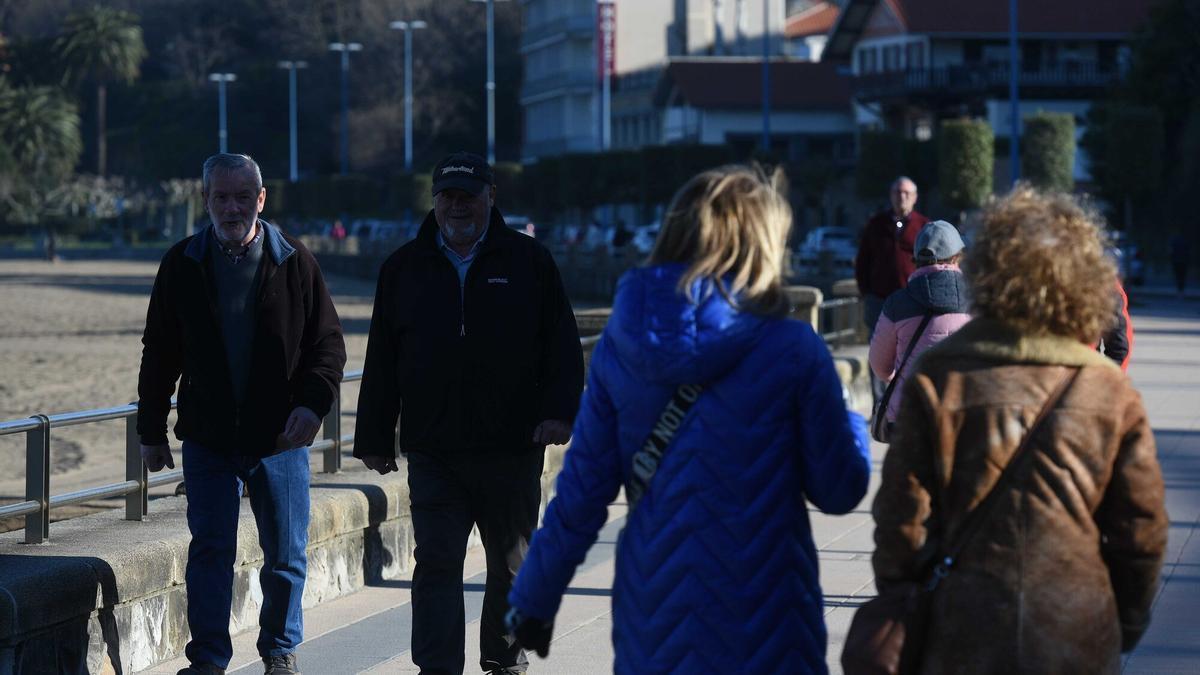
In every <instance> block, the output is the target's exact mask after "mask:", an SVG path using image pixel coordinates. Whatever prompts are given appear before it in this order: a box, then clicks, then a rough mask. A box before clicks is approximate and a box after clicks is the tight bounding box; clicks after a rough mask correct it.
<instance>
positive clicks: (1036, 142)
mask: <svg viewBox="0 0 1200 675" xmlns="http://www.w3.org/2000/svg"><path fill="white" fill-rule="evenodd" d="M1021 175H1022V176H1024V177H1025V179H1026V180H1028V181H1029V182H1030V183H1032V184H1033V186H1034V187H1036V188H1039V189H1041V190H1047V191H1053V192H1070V191H1071V190H1073V189H1074V188H1075V117H1074V116H1073V115H1071V114H1070V113H1057V112H1039V113H1037V114H1035V115H1033V116H1031V117H1028V118H1026V119H1025V134H1024V136H1023V138H1022V139H1021Z"/></svg>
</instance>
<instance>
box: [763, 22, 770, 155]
mask: <svg viewBox="0 0 1200 675" xmlns="http://www.w3.org/2000/svg"><path fill="white" fill-rule="evenodd" d="M762 48H763V62H762V148H763V155H764V156H766V155H767V154H769V153H770V152H771V2H770V0H763V43H762Z"/></svg>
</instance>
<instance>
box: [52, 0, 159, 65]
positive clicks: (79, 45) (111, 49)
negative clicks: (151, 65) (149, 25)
mask: <svg viewBox="0 0 1200 675" xmlns="http://www.w3.org/2000/svg"><path fill="white" fill-rule="evenodd" d="M54 46H55V49H56V51H57V52H58V55H59V58H60V59H61V60H62V63H63V66H64V68H63V80H64V82H66V83H70V82H74V83H79V82H83V81H86V80H95V81H97V82H113V81H120V82H125V83H126V84H128V83H131V82H133V81H134V80H135V79H137V76H138V74H139V72H140V69H141V65H142V61H143V60H145V58H146V45H145V43H144V42H143V41H142V27H141V26H140V25H139V24H138V17H137V15H136V14H133V13H131V12H125V11H122V10H119V9H112V8H110V7H103V6H100V5H94V6H92V7H90V8H88V9H84V10H80V11H77V12H72V13H71V14H69V15H67V18H66V19H65V20H64V21H63V29H62V34H61V35H60V36H59V38H58V39H57V40H56V41H55V43H54Z"/></svg>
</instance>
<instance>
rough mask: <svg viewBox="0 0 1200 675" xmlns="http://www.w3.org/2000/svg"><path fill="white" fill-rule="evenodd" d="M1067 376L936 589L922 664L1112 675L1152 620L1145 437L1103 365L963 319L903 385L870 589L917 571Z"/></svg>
mask: <svg viewBox="0 0 1200 675" xmlns="http://www.w3.org/2000/svg"><path fill="white" fill-rule="evenodd" d="M1073 368H1080V369H1081V370H1080V372H1079V376H1078V378H1077V379H1076V381H1075V383H1074V384H1073V385H1072V386H1071V388H1070V389H1069V390H1068V391H1067V392H1066V394H1065V395H1064V397H1063V399H1062V401H1061V402H1060V403H1059V404H1058V406H1057V407H1056V409H1055V410H1054V411H1052V413H1051V414H1050V415H1049V416H1048V417H1047V419H1046V422H1045V423H1044V424H1043V426H1042V427H1041V428H1040V429H1039V431H1038V433H1037V434H1036V436H1035V437H1034V438H1033V442H1032V445H1031V446H1030V448H1029V452H1031V453H1033V456H1032V457H1030V458H1029V459H1030V460H1031V461H1027V462H1026V463H1025V465H1024V466H1023V467H1022V468H1021V470H1020V471H1019V472H1018V473H1017V474H1016V475H1015V476H1014V480H1013V481H1012V483H1011V485H1010V488H1009V489H1008V490H1007V491H1006V494H1004V495H1003V497H1002V499H1001V500H1000V501H999V502H998V503H997V505H996V508H995V510H994V511H993V512H992V514H991V517H990V518H989V520H988V522H986V523H983V524H982V525H981V527H980V528H979V530H978V531H977V532H976V533H975V536H974V538H973V539H972V540H971V541H970V543H969V544H968V545H967V547H966V549H965V550H964V551H963V553H962V555H961V556H960V557H959V560H958V561H957V563H956V564H955V566H954V568H953V569H952V570H951V571H950V574H949V576H948V577H947V578H946V579H944V580H943V581H942V583H941V584H940V586H939V587H938V588H937V590H936V591H935V592H934V596H933V611H932V621H931V624H930V627H929V634H928V640H927V641H926V645H925V650H924V659H923V667H922V672H925V673H1109V672H1111V673H1115V672H1118V671H1119V669H1120V653H1121V652H1122V651H1128V650H1130V649H1132V648H1133V646H1134V645H1135V644H1136V643H1137V641H1138V639H1139V638H1140V637H1141V635H1142V634H1143V633H1144V632H1145V630H1146V628H1147V626H1148V625H1149V621H1150V607H1151V603H1152V601H1153V598H1154V593H1155V591H1156V589H1157V587H1158V575H1159V571H1160V568H1161V566H1162V560H1163V554H1164V550H1165V548H1166V544H1167V523H1168V521H1167V514H1166V510H1165V507H1164V493H1163V480H1162V473H1161V470H1160V468H1159V464H1158V460H1157V457H1156V454H1155V446H1154V436H1153V434H1152V432H1151V429H1150V424H1149V422H1148V420H1147V418H1146V411H1145V409H1144V408H1143V407H1142V400H1141V396H1140V395H1139V394H1138V392H1137V391H1136V390H1135V389H1134V388H1133V386H1132V384H1131V383H1130V381H1129V379H1128V378H1127V377H1126V376H1125V375H1124V374H1123V373H1122V372H1121V370H1120V369H1119V368H1118V367H1116V366H1115V365H1114V364H1113V363H1112V362H1111V361H1110V360H1108V359H1106V358H1105V357H1104V356H1102V355H1100V354H1098V353H1097V352H1095V351H1094V350H1092V349H1090V348H1089V347H1088V346H1086V345H1084V344H1082V343H1078V342H1075V341H1072V340H1069V339H1066V338H1061V337H1053V336H1027V335H1020V334H1018V333H1017V331H1015V330H1014V329H1013V328H1011V327H1009V326H1007V325H1005V324H1002V323H999V322H996V321H993V320H987V319H975V320H973V321H972V322H970V323H968V324H967V325H966V326H964V327H963V328H962V329H961V330H960V331H959V332H958V333H955V334H954V335H952V336H951V337H949V338H947V339H946V340H945V341H943V342H942V343H940V344H939V345H937V346H936V347H934V348H932V349H930V350H929V351H928V352H926V353H925V354H924V355H923V356H922V357H921V360H920V362H919V363H918V364H917V367H916V371H915V372H914V374H913V376H912V377H910V379H909V381H908V382H907V383H906V387H905V393H904V398H903V402H902V405H901V409H900V413H899V417H898V424H897V428H898V430H899V433H898V437H897V438H896V439H895V442H894V443H893V445H892V446H891V447H890V448H889V450H888V453H887V457H886V459H885V460H884V466H883V479H882V485H881V487H880V489H879V492H878V494H877V495H876V498H875V504H874V507H873V512H874V516H875V523H876V530H875V544H876V550H875V554H874V557H873V564H874V569H875V575H876V583H877V585H879V586H880V587H886V586H887V584H888V583H889V582H896V581H902V580H917V579H919V578H921V576H922V570H923V569H925V564H926V563H927V561H929V560H930V559H931V558H932V557H933V556H934V555H935V552H936V549H937V547H938V546H939V545H941V544H942V542H943V541H945V540H946V538H947V537H952V536H954V533H955V532H956V531H957V528H959V527H961V526H962V524H963V521H964V518H965V517H966V515H967V514H968V513H969V512H970V511H971V509H973V508H974V507H975V506H976V505H978V504H979V502H980V501H981V500H982V499H983V498H984V497H985V496H986V495H987V493H988V491H989V490H990V489H991V487H992V486H993V485H994V484H995V482H996V480H997V479H998V478H999V477H1000V473H1001V471H1002V470H1003V468H1004V466H1005V465H1006V464H1007V462H1008V460H1009V458H1010V457H1011V456H1012V454H1013V452H1015V450H1016V449H1017V446H1018V445H1019V444H1020V442H1021V439H1022V437H1023V435H1024V434H1025V432H1026V431H1027V430H1028V429H1029V427H1030V426H1031V424H1032V423H1033V420H1034V419H1035V418H1036V417H1037V415H1038V412H1039V411H1040V410H1041V408H1042V405H1043V403H1044V402H1045V401H1046V400H1047V398H1048V397H1049V395H1050V392H1051V391H1052V390H1053V389H1054V388H1055V386H1056V385H1057V384H1058V383H1059V382H1061V381H1062V379H1063V378H1064V377H1066V376H1067V375H1069V374H1070V372H1071V370H1072V369H1073Z"/></svg>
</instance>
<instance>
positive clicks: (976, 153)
mask: <svg viewBox="0 0 1200 675" xmlns="http://www.w3.org/2000/svg"><path fill="white" fill-rule="evenodd" d="M995 154H996V153H995V141H994V140H993V134H992V127H991V125H990V124H988V123H987V122H985V121H983V120H970V119H961V120H946V121H944V122H942V127H941V132H940V134H939V137H938V186H939V188H940V190H941V194H942V198H943V200H944V201H945V203H946V205H947V206H949V207H951V208H956V209H959V210H966V209H976V208H979V207H981V206H983V204H984V202H985V201H987V198H988V197H989V196H990V195H991V194H992V172H993V167H994V163H995Z"/></svg>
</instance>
